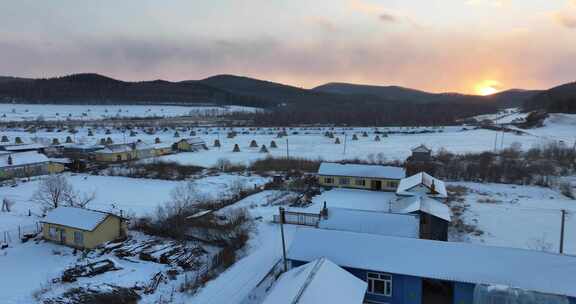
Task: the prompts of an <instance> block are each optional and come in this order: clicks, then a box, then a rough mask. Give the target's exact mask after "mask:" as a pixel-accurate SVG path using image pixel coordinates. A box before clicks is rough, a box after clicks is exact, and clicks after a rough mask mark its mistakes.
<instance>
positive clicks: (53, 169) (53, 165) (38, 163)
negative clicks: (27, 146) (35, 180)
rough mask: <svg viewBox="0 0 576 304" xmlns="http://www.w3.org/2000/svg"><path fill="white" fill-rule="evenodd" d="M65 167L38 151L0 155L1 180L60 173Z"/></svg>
mask: <svg viewBox="0 0 576 304" xmlns="http://www.w3.org/2000/svg"><path fill="white" fill-rule="evenodd" d="M64 169H65V168H64V165H62V164H61V163H58V162H52V161H50V159H48V157H46V155H44V154H40V153H38V152H36V151H29V152H20V153H6V154H2V155H0V179H9V178H15V177H30V176H37V175H44V174H52V173H60V172H62V171H64Z"/></svg>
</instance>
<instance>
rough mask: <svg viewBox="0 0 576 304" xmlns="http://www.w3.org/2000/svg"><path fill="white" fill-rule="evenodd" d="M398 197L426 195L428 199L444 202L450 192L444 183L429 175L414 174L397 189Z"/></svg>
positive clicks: (401, 182)
mask: <svg viewBox="0 0 576 304" xmlns="http://www.w3.org/2000/svg"><path fill="white" fill-rule="evenodd" d="M396 195H398V196H418V195H426V196H428V197H432V198H436V199H439V200H443V199H446V198H448V191H447V190H446V185H445V184H444V182H443V181H441V180H439V179H437V178H435V177H433V176H431V175H429V174H428V173H425V172H420V173H417V174H414V175H412V176H410V177H407V178H403V179H402V180H401V181H400V184H399V185H398V188H397V189H396Z"/></svg>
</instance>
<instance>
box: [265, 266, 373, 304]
mask: <svg viewBox="0 0 576 304" xmlns="http://www.w3.org/2000/svg"><path fill="white" fill-rule="evenodd" d="M366 287H367V284H366V282H364V281H362V280H360V279H358V278H356V277H354V276H353V275H351V274H350V273H348V272H346V271H345V270H344V269H342V268H340V267H338V265H336V264H334V263H332V262H331V261H330V260H328V259H326V258H318V259H316V260H314V261H311V262H309V263H307V264H304V265H302V266H299V267H296V268H293V269H291V270H289V271H288V272H285V273H283V274H282V275H281V276H280V277H279V278H278V281H276V283H275V284H274V286H273V287H272V289H271V290H270V293H269V294H268V296H267V297H266V298H265V299H264V301H263V302H262V304H317V303H331V304H355V303H356V304H362V303H363V301H364V293H365V292H366Z"/></svg>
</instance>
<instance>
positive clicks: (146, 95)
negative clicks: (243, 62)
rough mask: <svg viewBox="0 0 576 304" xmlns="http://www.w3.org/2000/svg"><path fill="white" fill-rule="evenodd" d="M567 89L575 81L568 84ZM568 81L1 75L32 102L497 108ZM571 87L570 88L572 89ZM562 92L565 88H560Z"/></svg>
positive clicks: (8, 98) (532, 101)
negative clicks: (433, 83) (489, 86)
mask: <svg viewBox="0 0 576 304" xmlns="http://www.w3.org/2000/svg"><path fill="white" fill-rule="evenodd" d="M564 86H567V87H568V88H570V87H572V86H574V84H573V83H572V84H567V85H564ZM564 86H559V87H557V88H553V89H551V90H553V91H552V92H549V93H546V92H547V91H538V90H520V89H512V90H507V91H503V92H500V93H497V94H494V95H490V96H477V95H466V94H458V93H431V92H426V91H422V90H415V89H411V88H404V87H400V86H376V85H362V84H351V83H339V82H332V83H327V84H324V85H321V86H318V87H315V88H313V89H304V88H299V87H295V86H290V85H285V84H281V83H276V82H271V81H266V80H260V79H255V78H250V77H243V76H236V75H228V74H222V75H215V76H212V77H208V78H205V79H201V80H186V81H180V82H171V81H166V80H160V79H159V80H152V81H135V82H130V81H122V80H117V79H114V78H111V77H108V76H104V75H100V74H95V73H80V74H72V75H67V76H63V77H55V78H47V79H30V78H18V77H0V101H3V102H29V103H96V104H98V103H103V104H112V103H177V104H200V103H211V104H222V105H225V104H236V105H246V106H255V107H265V108H274V107H277V106H306V107H310V106H312V107H327V106H334V105H348V106H370V105H382V104H389V105H394V104H396V105H402V104H407V103H410V104H435V103H448V104H450V103H458V104H482V103H489V104H492V105H495V106H497V107H513V106H520V105H527V106H526V107H527V108H531V107H532V108H534V107H536V105H537V104H539V103H547V102H548V101H543V100H544V99H546V98H548V99H549V98H558V94H560V95H563V94H566V93H564V91H565V90H566V89H564ZM567 90H568V91H570V92H571V90H570V89H567ZM556 92H562V93H556Z"/></svg>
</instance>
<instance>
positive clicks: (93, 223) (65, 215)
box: [41, 207, 126, 249]
mask: <svg viewBox="0 0 576 304" xmlns="http://www.w3.org/2000/svg"><path fill="white" fill-rule="evenodd" d="M41 223H42V231H43V236H44V239H46V240H50V241H54V242H58V243H61V244H63V245H67V246H71V247H74V248H80V249H92V248H95V247H97V246H98V245H100V244H102V243H105V242H109V241H113V240H116V239H119V238H122V237H124V236H125V235H126V225H125V224H126V223H125V222H124V220H123V219H122V218H120V217H119V216H116V215H114V214H111V213H107V212H101V211H95V210H88V209H82V208H75V207H58V208H55V209H53V210H52V211H50V212H48V214H47V215H46V217H45V218H44V219H43V220H42V221H41Z"/></svg>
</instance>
